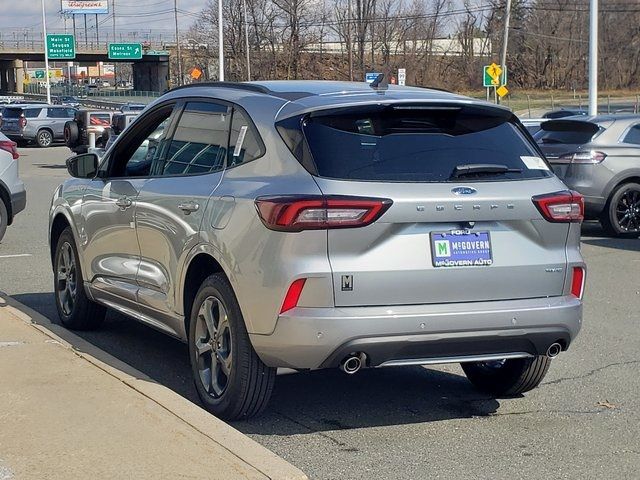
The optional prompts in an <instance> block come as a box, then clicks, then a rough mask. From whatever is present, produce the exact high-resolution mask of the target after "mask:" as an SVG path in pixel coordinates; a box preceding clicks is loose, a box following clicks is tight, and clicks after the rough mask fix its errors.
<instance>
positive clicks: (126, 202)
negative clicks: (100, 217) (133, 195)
mask: <svg viewBox="0 0 640 480" xmlns="http://www.w3.org/2000/svg"><path fill="white" fill-rule="evenodd" d="M116 205H117V206H118V207H120V209H121V210H126V209H127V208H129V207H130V206H131V205H133V202H132V201H131V199H129V198H127V197H120V198H119V199H118V200H116Z"/></svg>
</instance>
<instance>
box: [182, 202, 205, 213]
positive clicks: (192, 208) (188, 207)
mask: <svg viewBox="0 0 640 480" xmlns="http://www.w3.org/2000/svg"><path fill="white" fill-rule="evenodd" d="M178 208H179V209H180V210H182V211H183V212H184V214H185V215H189V214H190V213H193V212H197V211H198V209H199V208H200V204H198V203H196V202H184V203H181V204H180V205H178Z"/></svg>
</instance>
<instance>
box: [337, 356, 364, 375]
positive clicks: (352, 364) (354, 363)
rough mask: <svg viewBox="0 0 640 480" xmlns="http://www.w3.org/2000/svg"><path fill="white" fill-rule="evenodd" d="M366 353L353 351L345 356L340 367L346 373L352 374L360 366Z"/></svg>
mask: <svg viewBox="0 0 640 480" xmlns="http://www.w3.org/2000/svg"><path fill="white" fill-rule="evenodd" d="M365 359H366V355H365V354H364V353H354V354H351V355H349V356H348V357H347V358H345V359H344V360H343V361H342V363H341V364H340V369H341V370H342V371H343V372H344V373H346V374H347V375H353V374H354V373H357V372H358V370H360V369H361V368H362V365H363V364H364V361H365Z"/></svg>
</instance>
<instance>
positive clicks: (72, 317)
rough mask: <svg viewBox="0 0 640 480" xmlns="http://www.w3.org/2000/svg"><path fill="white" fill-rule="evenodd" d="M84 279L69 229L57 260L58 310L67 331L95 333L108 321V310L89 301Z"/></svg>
mask: <svg viewBox="0 0 640 480" xmlns="http://www.w3.org/2000/svg"><path fill="white" fill-rule="evenodd" d="M71 261H73V264H71V263H70V262H71ZM82 278H83V277H82V269H81V266H80V259H79V257H78V250H77V248H76V244H75V241H74V238H73V233H72V232H71V228H70V227H67V228H65V229H64V230H63V232H62V233H61V234H60V236H59V237H58V240H57V243H56V248H55V253H54V257H53V295H54V301H55V304H56V309H57V310H58V316H59V317H60V321H61V322H62V325H64V326H65V327H66V328H70V329H72V330H94V329H96V328H98V327H99V326H100V325H101V324H102V322H103V321H104V317H105V314H106V308H105V307H103V306H102V305H98V304H97V303H94V302H92V301H91V300H90V299H89V297H87V294H86V293H85V291H84V285H83V281H82ZM63 292H66V294H65V293H63Z"/></svg>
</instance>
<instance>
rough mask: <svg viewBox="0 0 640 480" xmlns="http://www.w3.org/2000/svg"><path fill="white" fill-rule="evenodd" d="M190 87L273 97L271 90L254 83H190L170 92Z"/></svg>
mask: <svg viewBox="0 0 640 480" xmlns="http://www.w3.org/2000/svg"><path fill="white" fill-rule="evenodd" d="M190 87H214V88H235V89H238V90H247V91H249V92H255V93H264V94H266V95H271V94H272V93H273V92H272V91H271V90H269V89H268V88H267V87H263V86H262V85H255V84H252V83H245V82H202V83H190V84H188V85H181V86H179V87H174V88H172V89H171V90H169V92H175V91H176V90H182V89H184V88H190Z"/></svg>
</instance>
